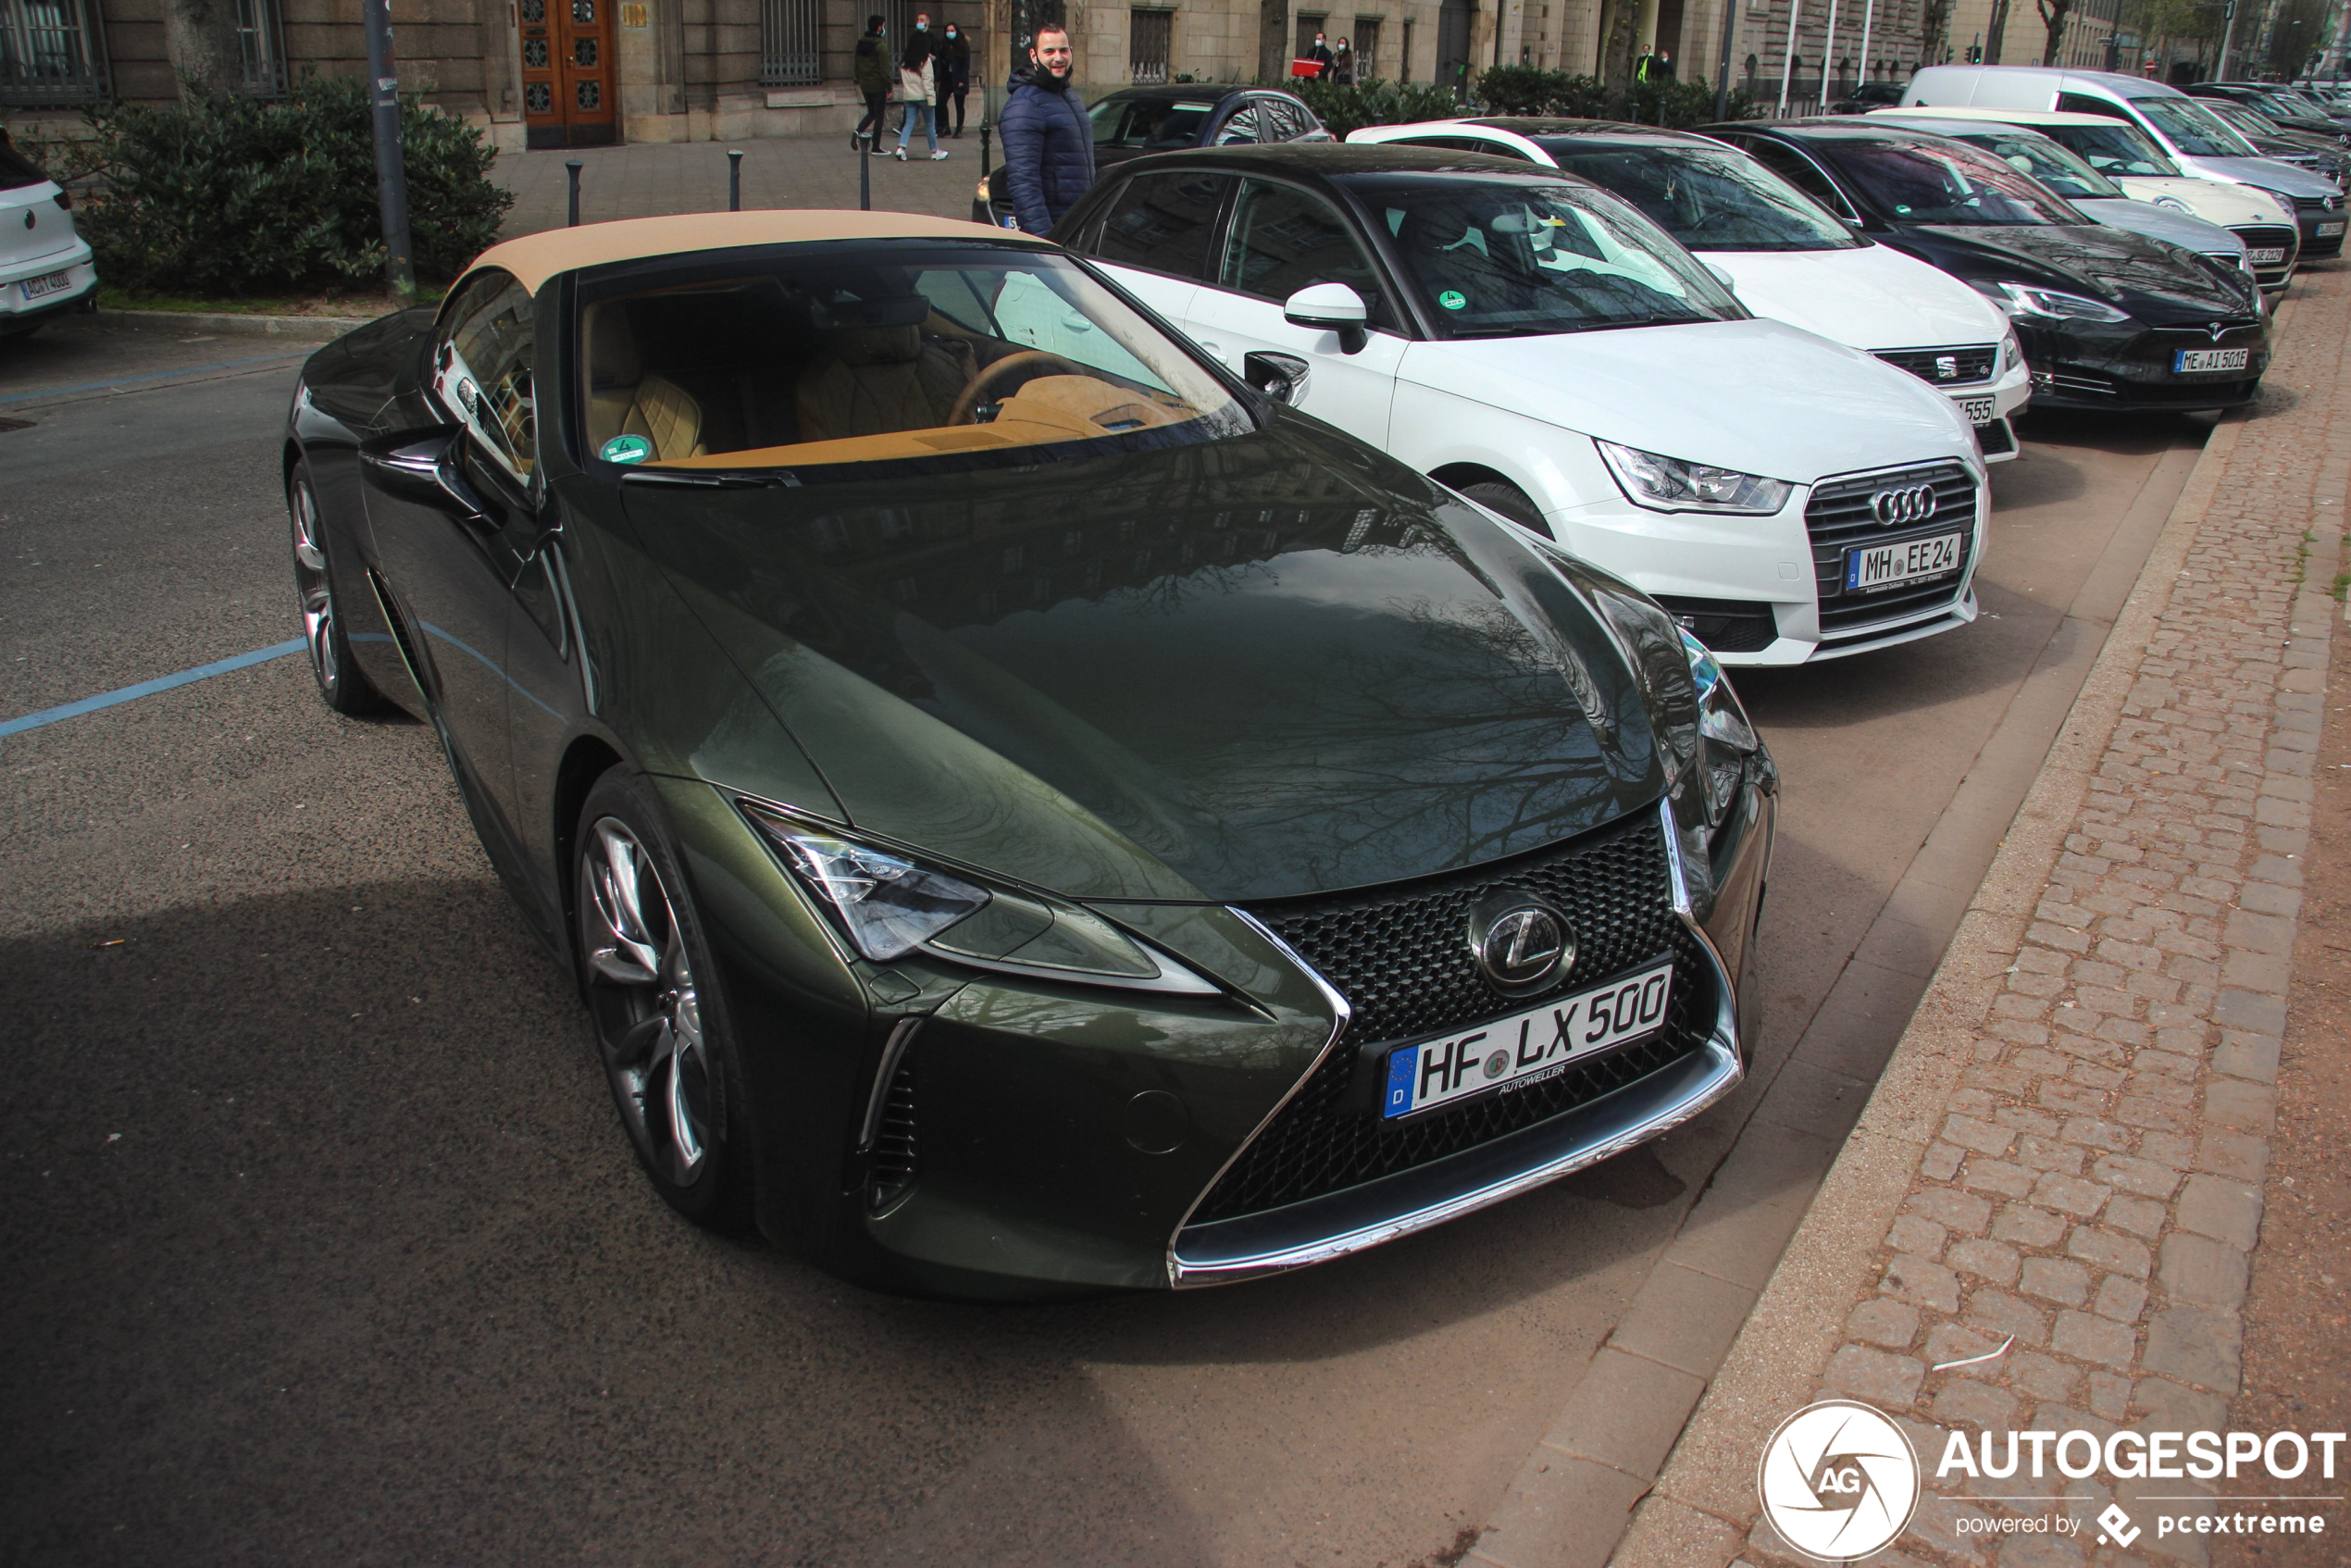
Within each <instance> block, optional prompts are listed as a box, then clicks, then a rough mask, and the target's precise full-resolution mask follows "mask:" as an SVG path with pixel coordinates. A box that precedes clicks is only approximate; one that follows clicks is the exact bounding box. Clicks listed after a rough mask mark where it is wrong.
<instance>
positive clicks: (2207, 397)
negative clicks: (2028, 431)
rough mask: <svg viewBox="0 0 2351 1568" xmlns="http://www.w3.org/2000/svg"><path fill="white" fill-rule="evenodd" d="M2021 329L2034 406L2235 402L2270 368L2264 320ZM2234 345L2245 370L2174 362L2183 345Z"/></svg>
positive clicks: (2126, 407) (2127, 407)
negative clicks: (2191, 367) (2216, 331)
mask: <svg viewBox="0 0 2351 1568" xmlns="http://www.w3.org/2000/svg"><path fill="white" fill-rule="evenodd" d="M2306 254H2307V253H2306ZM2017 330H2018V332H2019V333H2020V334H2021V336H2022V337H2023V338H2024V354H2025V358H2026V360H2027V361H2028V362H2029V363H2030V364H2031V365H2032V367H2033V403H2034V407H2036V408H2073V409H2095V410H2098V411H2101V412H2106V413H2178V412H2183V411H2186V410H2192V409H2200V408H2233V407H2236V406H2238V405H2239V404H2246V403H2250V402H2252V401H2253V400H2254V399H2255V398H2256V397H2258V396H2259V395H2260V391H2261V376H2262V373H2263V372H2264V371H2266V370H2267V369H2268V368H2269V367H2270V328H2269V323H2268V322H2267V321H2266V320H2263V321H2260V322H2247V323H2245V324H2243V325H2240V326H2236V327H2233V328H2229V329H2226V330H2223V331H2222V332H2221V333H2220V335H2219V336H2218V337H2215V336H2214V335H2213V334H2212V333H2211V331H2210V330H2209V329H2208V327H2204V326H2187V325H2182V326H2178V327H2148V326H2145V325H2143V324H2141V323H2139V322H2137V321H2131V322H2124V323H2118V324H2116V325H2113V326H2107V325H2105V324H2103V323H2094V322H2084V323H2075V324H2070V325H2068V326H2066V327H2064V328H2051V327H2046V326H2042V325H2038V324H2029V323H2027V322H2024V321H2020V322H2018V323H2017ZM2234 348H2242V349H2244V350H2245V351H2246V355H2245V367H2244V368H2243V369H2233V370H2225V371H2198V372H2188V373H2184V374H2183V373H2182V372H2179V371H2177V370H2174V369H2173V368H2172V367H2173V366H2174V364H2175V363H2177V359H2176V356H2177V355H2178V354H2179V352H2180V351H2182V350H2208V349H2234Z"/></svg>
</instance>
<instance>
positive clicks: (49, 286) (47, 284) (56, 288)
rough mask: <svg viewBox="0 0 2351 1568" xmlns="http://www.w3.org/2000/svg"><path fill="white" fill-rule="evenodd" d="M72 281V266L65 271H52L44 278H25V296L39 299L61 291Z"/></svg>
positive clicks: (30, 298) (29, 298)
mask: <svg viewBox="0 0 2351 1568" xmlns="http://www.w3.org/2000/svg"><path fill="white" fill-rule="evenodd" d="M72 281H73V270H72V268H67V269H66V270H65V271H63V272H52V273H50V274H48V275H47V276H46V277H43V278H28V279H26V280H24V297H25V298H26V299H28V300H37V299H39V298H41V297H42V296H43V295H44V294H55V293H61V292H64V290H65V288H66V286H67V285H68V284H69V283H71V282H72Z"/></svg>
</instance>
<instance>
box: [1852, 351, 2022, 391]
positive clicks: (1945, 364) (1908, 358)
mask: <svg viewBox="0 0 2351 1568" xmlns="http://www.w3.org/2000/svg"><path fill="white" fill-rule="evenodd" d="M1999 356H2000V345H1999V344H1997V343H1960V344H1958V345H1957V346H1955V347H1951V348H1890V349H1882V350H1880V351H1879V353H1878V357H1879V358H1880V359H1883V360H1885V362H1886V363H1887V364H1888V365H1891V366H1893V367H1895V368H1897V369H1898V370H1908V371H1909V373H1910V374H1911V375H1913V376H1916V377H1917V378H1918V379H1919V380H1922V381H1933V382H1934V384H1935V385H1936V386H1938V387H1957V386H1964V385H1966V384H1967V383H1968V382H1970V381H1988V380H1991V379H1992V367H1993V365H1994V364H1996V362H1997V361H1998V359H1999Z"/></svg>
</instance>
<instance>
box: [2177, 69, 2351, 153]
mask: <svg viewBox="0 0 2351 1568" xmlns="http://www.w3.org/2000/svg"><path fill="white" fill-rule="evenodd" d="M2180 91H2181V92H2183V93H2186V94H2187V95H2188V96H2189V97H2191V98H2206V99H2217V100H2222V101H2225V102H2228V103H2232V104H2240V105H2243V106H2245V107H2246V108H2248V109H2251V110H2252V111H2253V112H2254V113H2255V114H2258V115H2259V116H2260V117H2261V118H2264V119H2266V120H2269V121H2270V123H2271V124H2273V125H2276V126H2278V127H2280V128H2281V129H2283V130H2286V131H2306V132H2307V133H2308V134H2310V135H2313V136H2324V137H2327V138H2329V139H2330V140H2332V141H2335V142H2340V143H2344V144H2345V145H2346V146H2351V116H2346V115H2344V114H2340V113H2337V112H2336V111H2334V110H2332V109H2329V108H2327V107H2326V106H2324V105H2321V104H2319V103H2317V102H2315V101H2314V100H2312V99H2309V98H2306V97H2304V96H2303V95H2302V94H2301V93H2296V92H2295V91H2294V90H2293V89H2292V88H2287V87H2280V86H2277V85H2276V84H2275V83H2272V82H2266V81H2197V82H2192V83H2190V84H2189V85H2188V86H2185V87H2183V88H2182V89H2180Z"/></svg>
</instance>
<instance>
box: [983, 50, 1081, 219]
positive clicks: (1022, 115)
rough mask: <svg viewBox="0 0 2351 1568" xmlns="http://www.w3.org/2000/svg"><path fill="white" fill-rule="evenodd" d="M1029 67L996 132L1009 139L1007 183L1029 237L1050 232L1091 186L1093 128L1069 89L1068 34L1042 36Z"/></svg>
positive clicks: (1018, 78)
mask: <svg viewBox="0 0 2351 1568" xmlns="http://www.w3.org/2000/svg"><path fill="white" fill-rule="evenodd" d="M1028 58H1029V61H1030V63H1029V65H1027V66H1026V68H1023V69H1021V70H1018V71H1015V72H1014V73H1013V83H1012V90H1011V91H1010V92H1009V93H1006V94H1005V96H1004V112H1003V113H1002V114H1001V115H999V116H998V117H997V118H996V129H997V130H998V131H1001V132H1002V133H1003V137H1004V183H1005V185H1006V186H1007V187H1008V188H1009V190H1010V192H1011V194H1012V198H1013V216H1014V218H1015V219H1016V220H1017V221H1018V222H1019V224H1020V228H1021V232H1023V233H1024V234H1042V233H1046V232H1048V231H1049V230H1051V228H1052V227H1053V225H1054V224H1056V223H1058V222H1060V221H1061V217H1062V214H1064V213H1065V212H1067V211H1068V210H1069V209H1070V208H1072V207H1074V206H1076V205H1077V198H1078V197H1080V196H1082V195H1084V194H1085V193H1086V188H1087V187H1088V185H1091V184H1092V183H1093V182H1094V122H1093V121H1092V120H1090V119H1088V118H1087V116H1086V105H1085V102H1084V101H1083V100H1082V99H1080V98H1079V97H1078V96H1077V93H1076V89H1075V88H1074V87H1073V86H1072V84H1071V81H1070V77H1071V74H1072V70H1071V68H1072V67H1073V66H1075V65H1076V55H1075V54H1073V53H1072V52H1071V49H1070V45H1069V33H1068V31H1067V30H1066V29H1064V28H1060V27H1054V26H1050V25H1049V26H1046V27H1040V28H1039V29H1038V30H1037V38H1036V41H1035V42H1034V43H1032V44H1030V45H1029V46H1028Z"/></svg>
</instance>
